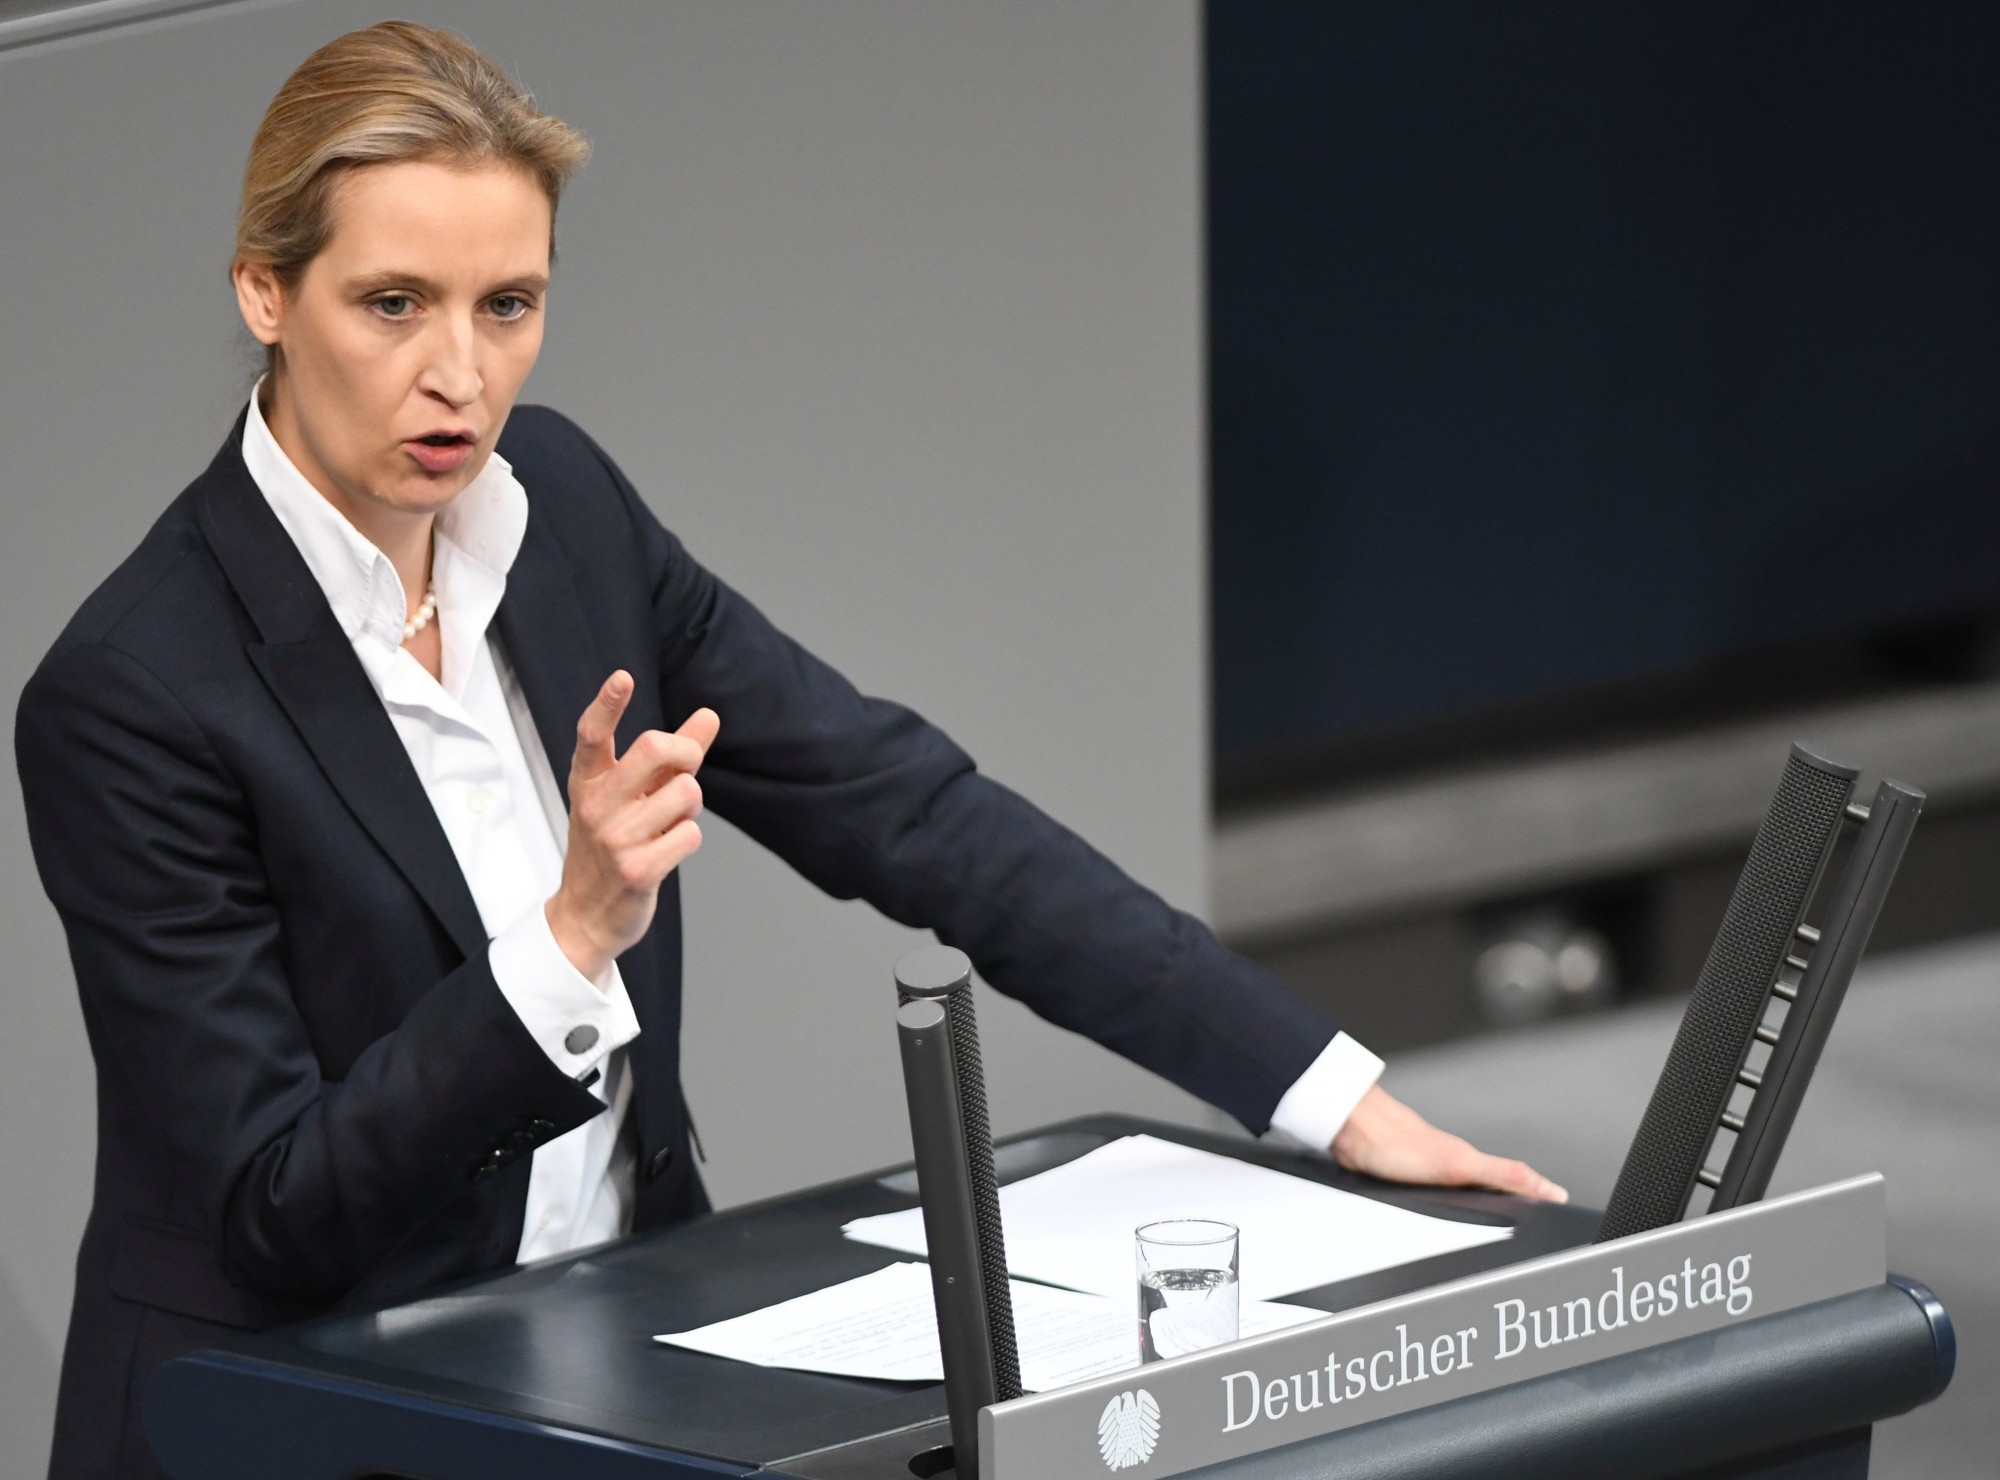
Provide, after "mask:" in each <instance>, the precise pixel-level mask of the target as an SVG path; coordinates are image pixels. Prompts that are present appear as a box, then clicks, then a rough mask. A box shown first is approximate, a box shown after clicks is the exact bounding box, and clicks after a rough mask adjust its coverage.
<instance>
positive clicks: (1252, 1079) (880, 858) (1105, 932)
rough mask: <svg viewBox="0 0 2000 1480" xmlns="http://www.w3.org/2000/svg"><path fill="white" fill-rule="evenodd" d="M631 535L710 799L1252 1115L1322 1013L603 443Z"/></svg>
mask: <svg viewBox="0 0 2000 1480" xmlns="http://www.w3.org/2000/svg"><path fill="white" fill-rule="evenodd" d="M598 456H599V457H600V459H602V460H603V461H604V465H605V467H606V468H607V469H608V470H609V471H610V473H611V475H612V476H613V477H614V478H615V479H616V480H617V482H618V484H619V486H620V489H621V491H622V493H623V495H624V497H625V499H626V501H627V504H628V506H629V509H630V514H631V518H632V519H633V520H634V522H635V524H636V526H637V529H638V535H639V539H640V541H641V543H642V545H643V548H644V549H645V552H646V559H647V566H648V571H649V574H650V578H651V580H652V600H653V606H654V613H655V618H656V630H657V632H658V636H659V665H660V670H659V671H660V677H661V685H662V695H663V698H664V700H665V704H666V709H667V712H668V713H670V714H682V713H686V712H688V711H690V710H692V709H694V708H696V707H698V706H699V705H702V704H707V705H709V706H711V707H712V708H714V709H715V710H716V712H717V713H719V714H720V715H721V716H722V732H721V735H720V737H719V738H718V740H717V742H716V746H715V748H714V750H713V751H712V752H711V753H710V755H709V759H708V761H707V763H706V764H705V765H704V766H703V768H702V776H701V780H702V790H703V793H704V796H705V798H706V801H707V805H709V806H710V807H712V808H713V809H714V810H715V811H716V813H717V814H719V815H720V816H722V817H724V818H727V819H728V820H729V821H730V822H732V823H734V824H735V825H736V826H738V827H740V828H742V829H743V830H744V831H745V832H747V833H748V834H749V835H750V836H751V837H753V838H755V839H756V840H757V841H758V842H760V843H762V844H763V845H764V846H766V847H767V848H770V849H771V850H772V851H773V852H774V853H776V854H778V855H779V856H780V857H782V858H783V859H785V860H786V861H787V862H788V863H790V864H791V865H792V866H793V867H794V868H796V869H797V870H798V871H799V872H800V873H802V874H804V875H805V876H806V877H807V878H809V879H811V880H812V881H813V882H814V883H815V884H817V885H818V886H819V887H820V888H822V889H824V890H826V891H827V892H828V893H829V894H832V895H835V896H837V897H839V898H842V899H849V898H857V897H858V898H861V899H865V900H867V901H868V902H869V903H870V904H872V905H874V906H875V907H876V908H877V909H879V910H881V911H882V913H884V914H885V915H888V916H889V917H890V918H891V919H894V920H898V921H900V922H902V923H903V924H906V925H913V926H918V927H927V928H929V929H931V930H933V931H935V932H936V934H937V937H938V939H940V940H942V941H943V942H945V943H946V944H948V945H953V946H957V947H958V948H959V949H961V950H963V951H964V952H965V953H966V954H967V955H968V956H970V957H971V958H972V961H973V963H974V965H975V966H977V967H978V969H979V972H980V974H981V975H982V976H983V977H985V978H986V980H987V981H989V982H990V983H992V984H993V985H994V986H995V987H997V988H998V989H999V990H1001V991H1002V992H1005V993H1007V994H1008V995H1009V996H1011V997H1014V998H1017V999H1019V1000H1020V1001H1022V1002H1024V1003H1026V1004H1027V1005H1028V1006H1029V1007H1030V1008H1032V1009H1033V1010H1034V1011H1035V1012H1037V1013H1038V1014H1040V1015H1041V1016H1042V1017H1044V1018H1046V1019H1048V1020H1049V1021H1050V1022H1052V1023H1055V1024H1057V1025H1058V1026H1061V1027H1064V1028H1068V1029H1071V1030H1073V1031H1075V1032H1078V1033H1083V1034H1086V1035H1087V1036H1089V1037H1091V1038H1093V1039H1095V1040H1096V1041H1097V1042H1099V1043H1101V1044H1103V1045H1104V1046H1105V1047H1107V1048H1109V1049H1111V1050H1113V1051H1114V1052H1116V1053H1119V1054H1122V1055H1124V1056H1125V1057H1126V1058H1128V1059H1130V1060H1132V1061H1133V1062H1134V1063H1137V1064H1140V1065H1143V1066H1144V1067H1146V1068H1148V1069H1151V1070H1152V1071H1154V1072H1155V1073H1157V1074H1160V1075H1163V1076H1165V1077H1166V1078H1167V1079H1169V1080H1171V1081H1173V1082H1174V1083H1175V1084H1177V1085H1179V1086H1181V1087H1182V1088H1183V1089H1186V1090H1188V1091H1190V1092H1191V1093H1193V1094H1195V1095H1197V1096H1199V1097H1200V1098H1202V1099H1204V1100H1206V1101H1208V1102H1209V1103H1210V1104H1212V1105H1215V1106H1217V1107H1219V1108H1220V1109H1223V1110H1225V1111H1227V1112H1228V1113H1229V1114H1231V1115H1233V1116H1235V1117H1236V1118H1237V1119H1238V1120H1239V1121H1241V1122H1242V1123H1243V1124H1244V1125H1245V1126H1247V1127H1248V1128H1249V1129H1250V1130H1252V1131H1253V1132H1258V1133H1261V1132H1262V1131H1264V1130H1265V1129H1266V1128H1267V1127H1268V1125H1269V1124H1270V1117H1271V1112H1272V1111H1273V1110H1274V1109H1275V1108H1276V1107H1277V1104H1278V1101H1279V1099H1280V1098H1281V1097H1282V1096H1283V1095H1284V1093H1285V1091H1286V1090H1287V1089H1289V1088H1290V1087H1291V1086H1292V1084H1293V1083H1294V1082H1295V1081H1296V1080H1297V1079H1298V1078H1299V1076H1300V1075H1301V1074H1303V1073H1304V1072H1305V1071H1306V1069H1307V1067H1308V1066H1310V1065H1311V1064H1312V1062H1313V1060H1314V1059H1315V1058H1317V1057H1318V1056H1319V1053H1320V1051H1321V1050H1322V1049H1323V1048H1325V1047H1326V1045H1327V1044H1328V1043H1329V1042H1331V1041H1332V1039H1333V1037H1334V1035H1335V1033H1336V1032H1337V1031H1338V1030H1337V1028H1336V1026H1335V1024H1334V1023H1333V1022H1332V1021H1331V1020H1330V1019H1329V1018H1327V1017H1326V1016H1325V1015H1324V1014H1322V1013H1320V1012H1318V1011H1316V1010H1314V1009H1313V1008H1311V1007H1310V1006H1308V1005H1307V1004H1306V1003H1304V1002H1302V1001H1300V1000H1299V999H1298V998H1297V997H1295V996H1294V995H1293V994H1292V993H1291V992H1290V991H1288V990H1287V989H1286V988H1285V987H1284V986H1283V985H1282V984H1280V983H1279V982H1278V981H1277V979H1276V978H1274V977H1272V976H1271V975H1270V974H1269V973H1268V972H1266V971H1264V970H1263V969H1262V968H1260V967H1258V966H1256V965H1255V964H1254V963H1252V962H1250V961H1247V960H1245V959H1244V958H1243V957H1241V956H1238V955H1235V954H1234V953H1232V952H1230V951H1228V950H1226V949H1224V948H1223V946H1222V945H1221V944H1220V942H1218V941H1217V940H1216V939H1215V937H1214V936H1213V935H1212V934H1211V933H1210V932H1209V930H1208V928H1207V927H1206V926H1205V925H1203V924H1202V923H1201V922H1200V921H1199V920H1197V919H1195V918H1194V917H1193V916H1191V915H1188V914H1185V913H1183V912H1181V911H1179V910H1176V909H1173V908H1172V907H1171V906H1169V905H1168V904H1167V903H1166V902H1165V901H1164V900H1162V899H1161V898H1160V897H1159V896H1158V895H1156V894H1154V893H1152V892H1151V891H1150V890H1147V889H1145V888H1142V887H1141V886H1140V885H1139V884H1137V883H1136V882H1134V881H1133V880H1132V879H1130V878H1129V877H1127V876H1126V875H1125V873H1124V872H1123V871H1122V870H1120V869H1119V868H1118V867H1117V866H1116V865H1115V864H1113V863H1112V862H1111V861H1110V860H1109V859H1107V858H1105V857H1104V856H1103V855H1102V854H1101V853H1098V852H1097V851H1096V850H1095V849H1093V848H1091V847H1090V846H1089V845H1088V844H1087V843H1085V842H1084V841H1083V840H1082V839H1081V838H1079V837H1078V836H1077V835H1076V834H1075V833H1073V832H1070V831H1069V830H1068V829H1066V828H1064V827H1062V826H1060V825H1059V824H1057V823H1056V822H1054V821H1053V820H1052V819H1050V818H1049V817H1048V816H1046V815H1045V814H1043V813H1042V812H1041V811H1039V810H1038V809H1037V808H1035V807H1034V806H1032V805H1031V804H1030V803H1029V802H1027V801H1026V800H1025V799H1024V798H1022V797H1020V796H1018V795H1016V794H1015V793H1014V792H1012V791H1009V790H1008V789H1007V788H1006V787H1004V786H1001V785H999V784H998V783H996V782H994V781H992V780H990V779H989V778H987V777H985V776H983V775H981V774H980V773H979V771H978V769H977V767H976V766H975V765H974V764H973V760H972V757H971V756H969V755H967V754H966V753H965V751H963V750H961V749H960V748H959V747H958V746H957V745H955V744H954V743H952V741H951V739H950V738H949V737H948V736H946V735H945V734H944V733H943V732H942V731H941V730H939V729H937V728H936V727H935V726H933V725H930V724H928V723H926V722H925V721H924V720H923V719H922V718H921V717H920V716H918V715H916V714H915V713H913V712H911V711H910V710H908V709H906V708H904V707H902V706H901V705H898V704H892V703H889V702H886V701H884V700H881V699H872V698H868V697H866V696H864V695H862V694H860V693H858V692H857V691H856V690H855V688H854V686H853V685H852V684H850V683H848V682H847V680H846V679H844V678H842V677H841V675H840V674H838V673H836V672H835V671H834V670H833V669H832V668H830V667H829V666H827V665H826V664H825V663H822V662H820V661H819V660H818V659H817V658H815V657H813V655H812V654H811V653H809V652H807V651H806V650H805V649H804V648H802V647H801V646H799V644H797V643H796V642H793V641H792V640H791V639H790V638H788V637H786V636H785V635H784V634H783V633H782V632H779V631H778V630H777V629H776V628H775V627H774V626H772V625H771V623H770V622H769V621H767V620H766V619H765V618H764V616H763V614H762V613H760V612H759V611H758V610H757V609H756V608H755V607H754V606H752V605H751V604H750V603H749V602H748V601H746V600H744V599H743V598H742V597H741V596H740V595H738V594H737V593H736V592H734V591H732V590H730V589H729V587H728V586H726V585H724V584H723V583H722V582H721V581H719V580H717V579H716V578H715V577H714V576H713V575H711V574H710V573H709V572H708V571H706V570H704V569H703V568H702V567H701V566H700V565H699V564H697V563H696V562H695V561H694V560H693V559H692V558H691V557H690V556H689V555H688V553H687V551H686V550H685V549H684V548H682V546H681V544H680V542H679V541H678V540H677V539H675V538H674V537H673V536H672V535H671V534H669V533H668V532H667V531H666V530H665V529H663V528H662V527H661V526H660V524H659V523H658V521H657V520H655V519H654V518H653V516H652V514H651V513H650V512H649V511H648V510H647V509H646V507H645V505H644V503H643V502H642V501H641V500H640V499H639V497H638V496H637V494H636V493H635V492H634V491H633V490H632V487H631V485H630V484H629V482H627V481H626V480H625V479H624V477H623V475H622V474H621V473H619V472H618V470H617V469H616V467H615V466H614V465H613V464H611V462H610V460H609V459H608V458H603V454H602V453H601V452H600V453H599V454H598Z"/></svg>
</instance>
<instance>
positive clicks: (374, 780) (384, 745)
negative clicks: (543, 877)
mask: <svg viewBox="0 0 2000 1480" xmlns="http://www.w3.org/2000/svg"><path fill="white" fill-rule="evenodd" d="M242 434H243V425H242V422H241V420H240V419H239V420H238V422H237V425H236V430H235V431H234V432H232V433H231V434H230V438H229V440H228V441H227V442H226V443H224V444H223V448H222V451H221V452H220V453H219V454H218V455H217V456H216V459H215V461H214V462H213V463H212V464H210V466H209V469H208V471H207V473H205V474H204V475H203V478H202V481H203V483H204V485H205V487H204V488H203V494H202V498H201V500H200V506H199V518H200V521H201V527H202V532H203V534H204V535H205V536H206V537H207V539H208V542H209V545H210V546H211V548H213V549H214V551H215V554H216V558H217V559H218V560H219V561H220V562H221V564H222V568H223V570H224V572H225V573H226V574H227V575H228V577H229V581H230V584H231V585H232V586H234V587H235V588H236V593H237V595H238V596H239V597H240V598H241V599H242V601H243V604H244V606H245V607H247V608H248V609H249V612H250V616H251V619H252V620H253V621H254V622H255V623H256V624H257V628H258V632H259V634H260V635H261V636H262V637H263V638H264V641H263V642H262V643H248V644H245V647H246V651H247V652H248V654H249V658H250V661H251V663H252V664H253V665H254V666H255V667H256V669H257V671H258V673H259V675H261V676H262V678H263V680H264V682H265V684H266V686H267V687H269V689H270V690H271V694H272V696H273V697H274V698H275V699H276V700H277V701H278V703H279V704H280V705H281V706H282V707H283V708H284V710H285V713H286V714H288V715H289V716H290V717H291V721H292V723H293V724H294V725H296V726H297V727H298V731H299V734H300V735H301V736H302V737H303V738H304V740H305V743H306V746H307V748H308V749H310V750H311V751H312V754H313V758H314V759H315V760H317V761H318V762H319V767H320V770H321V771H323V772H324V773H325V775H326V778H327V780H328V781H329V782H330V783H331V784H332V785H333V788H334V790H335V791H337V792H338V793H339V794H340V797H341V800H342V801H344V802H345V803H346V804H347V807H348V810H349V811H351V812H352V813H353V814H354V816H355V818H356V819H357V820H358V821H359V822H360V823H361V825H362V827H364V828H366V829H367V831H368V834H369V836H370V837H372V838H374V840H375V841H376V843H377V844H378V845H380V847H381V849H382V851H383V852H384V853H386V854H388V856H389V860H390V862H392V863H393V864H394V865H395V866H396V868H397V869H398V871H400V872H401V873H402V875H403V877H404V878H405V879H407V880H408V881H409V884H410V887H411V888H413V889H415V890H416V892H417V894H418V895H419V896H420V897H421V898H422V899H423V901H424V903H425V904H426V905H428V906H429V907H430V910H431V913H432V914H434V915H435V916H436V917H437V919H438V922H439V923H440V924H442V925H443V926H444V928H445V930H446V931H447V932H449V933H450V935H451V938H452V940H453V941H454V942H455V943H456V944H457V946H458V948H459V950H461V951H462V952H464V953H465V955H466V957H467V958H468V959H470V958H471V957H472V956H473V955H475V954H476V953H478V952H480V951H483V950H485V949H486V928H485V926H484V924H482V923H481V921H480V918H479V908H478V906H477V905H475V904H474V903H473V899H472V891H471V890H470V889H468V888H467V887H466V883H465V875H464V874H463V873H462V872H460V870H459V867H458V859H457V856H456V855H454V854H453V853H452V851H451V843H450V841H449V840H448V839H447V838H446V837H445V835H444V829H443V828H442V827H440V826H439V825H438V820H437V813H436V811H435V810H434V809H433V808H432V806H431V801H430V797H429V795H428V794H427V793H426V792H425V791H424V787H423V783H422V781H420V780H419V779H418V777H417V773H416V769H415V767H413V766H412V765H411V764H410V757H409V753H408V752H407V751H405V750H404V749H403V743H402V741H401V740H400V739H398V738H397V736H396V730H395V726H393V725H392V724H390V722H389V716H388V713H387V711H386V710H384V709H383V707H382V701H381V699H380V697H379V696H378V695H377V694H376V692H375V689H374V686H373V685H372V684H370V683H369V682H368V675H367V674H366V673H365V672H364V671H363V670H362V667H361V660H360V659H359V658H357V657H355V656H354V648H353V646H352V644H350V643H349V642H348V640H347V635H346V634H345V633H344V632H342V631H341V630H340V624H339V623H338V622H337V621H335V620H334V615H333V611H332V609H331V608H330V607H329V606H328V605H327V603H326V596H325V594H324V593H323V592H322V591H321V590H320V588H319V583H318V582H317V581H315V580H314V579H313V575H312V571H311V570H310V569H308V568H307V566H306V563H305V559H304V557H303V556H301V555H300V554H299V552H298V549H297V547H296V546H294V545H293V544H292V540H291V536H290V535H288V534H286V533H285V527H284V526H283V525H282V524H280V523H279V522H278V517H277V515H275V514H273V513H272V512H271V508H270V505H269V504H267V503H266V502H265V501H264V496H263V494H262V493H260V492H259V491H258V489H257V486H256V484H255V482H254V481H253V480H252V479H251V477H250V473H249V470H248V469H247V468H245V467H244V466H243V457H242V453H241V451H240V448H241V445H242Z"/></svg>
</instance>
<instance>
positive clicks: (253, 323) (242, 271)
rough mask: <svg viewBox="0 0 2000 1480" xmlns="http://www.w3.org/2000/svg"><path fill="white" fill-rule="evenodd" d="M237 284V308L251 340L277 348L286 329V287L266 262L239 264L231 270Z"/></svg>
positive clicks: (230, 272)
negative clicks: (247, 328) (273, 345)
mask: <svg viewBox="0 0 2000 1480" xmlns="http://www.w3.org/2000/svg"><path fill="white" fill-rule="evenodd" d="M229 276H230V278H231V280H232V281H234V282H235V284H236V306H237V308H238V309H240V310H241V311H242V314H243V322H244V323H245V324H246V325H248V326H249V329H250V333H251V336H252V337H253V338H254V339H255V340H256V341H257V342H258V343H259V344H264V345H272V344H276V343H277V342H278V340H279V338H280V337H281V336H282V335H283V333H284V329H285V285H284V284H283V283H281V282H279V281H278V275H277V273H275V272H273V271H272V270H271V267H270V265H269V264H268V263H264V262H238V263H235V264H234V265H233V266H231V267H230V269H229Z"/></svg>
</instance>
